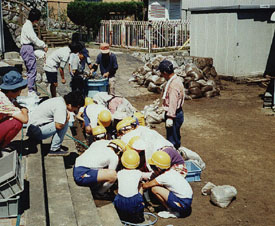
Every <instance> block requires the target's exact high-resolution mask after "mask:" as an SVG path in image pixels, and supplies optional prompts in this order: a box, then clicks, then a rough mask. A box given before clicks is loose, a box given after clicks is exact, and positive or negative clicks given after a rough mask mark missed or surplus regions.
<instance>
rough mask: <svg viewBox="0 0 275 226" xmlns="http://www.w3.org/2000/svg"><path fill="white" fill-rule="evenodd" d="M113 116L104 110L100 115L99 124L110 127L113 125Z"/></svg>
mask: <svg viewBox="0 0 275 226" xmlns="http://www.w3.org/2000/svg"><path fill="white" fill-rule="evenodd" d="M111 121H112V115H111V112H110V111H108V110H102V111H101V112H100V113H99V115H98V122H99V124H100V125H102V126H104V127H108V126H109V125H110V124H111Z"/></svg>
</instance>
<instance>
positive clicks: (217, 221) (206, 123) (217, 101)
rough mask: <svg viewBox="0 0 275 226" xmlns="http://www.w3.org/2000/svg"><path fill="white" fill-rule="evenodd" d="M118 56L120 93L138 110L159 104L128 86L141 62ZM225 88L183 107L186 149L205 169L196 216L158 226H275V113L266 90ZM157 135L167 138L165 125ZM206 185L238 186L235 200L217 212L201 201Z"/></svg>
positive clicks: (195, 204)
mask: <svg viewBox="0 0 275 226" xmlns="http://www.w3.org/2000/svg"><path fill="white" fill-rule="evenodd" d="M90 54H91V51H90ZM91 55H93V54H91ZM95 55H96V54H94V56H95ZM117 56H118V63H119V70H118V73H117V80H118V82H117V87H116V90H117V93H119V94H121V95H123V96H124V97H126V98H127V99H128V100H129V101H130V102H131V103H132V104H133V105H134V106H135V107H136V108H137V109H139V110H143V108H144V106H145V105H148V104H151V103H152V102H153V100H155V99H156V98H160V95H157V94H153V93H149V92H148V91H147V90H146V89H145V88H139V87H135V85H134V84H129V83H128V79H129V78H130V76H131V72H132V71H133V70H134V69H135V68H136V67H137V66H140V65H143V63H142V62H141V61H139V60H138V59H136V58H134V57H132V56H130V55H129V54H126V53H124V54H121V53H117ZM92 58H93V56H92ZM222 84H223V87H224V89H223V90H222V91H221V95H220V96H218V97H214V98H211V99H206V98H201V99H197V100H190V101H186V102H185V103H184V108H183V109H184V124H183V126H182V129H181V132H182V146H185V147H187V148H189V149H191V150H193V151H195V152H197V153H198V154H199V155H200V156H201V158H202V159H203V161H204V162H205V163H206V169H205V170H204V171H203V172H202V175H201V182H191V183H190V184H191V186H192V188H193V191H194V199H193V204H192V214H191V216H189V217H187V218H184V219H161V218H159V219H158V222H157V223H156V224H155V225H156V226H165V225H173V226H182V225H189V226H193V225H194V226H195V225H198V226H214V225H241V226H246V225H247V226H248V225H249V226H250V225H255V226H259V225H275V205H274V204H275V170H274V169H273V164H274V162H275V148H274V144H273V139H274V136H275V135H274V134H275V126H274V125H275V123H274V113H273V112H272V111H271V110H270V109H263V108H262V105H263V100H262V99H261V98H260V95H262V94H264V92H265V89H264V88H261V87H259V86H257V85H253V86H251V85H250V86H248V85H246V84H236V83H233V82H228V81H222ZM155 129H156V130H157V131H158V132H159V133H160V134H162V135H163V136H165V128H164V123H162V124H158V125H156V128H155ZM207 182H212V183H214V184H216V185H232V186H234V187H235V188H236V189H237V191H238V194H237V197H236V200H234V201H233V202H232V203H231V204H230V206H229V207H227V208H225V209H222V208H219V207H217V206H214V205H213V204H211V202H210V196H202V195H201V188H202V187H203V186H204V185H205V184H206V183H207Z"/></svg>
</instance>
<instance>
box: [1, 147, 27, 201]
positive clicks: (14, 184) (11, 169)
mask: <svg viewBox="0 0 275 226" xmlns="http://www.w3.org/2000/svg"><path fill="white" fill-rule="evenodd" d="M23 190H24V167H23V165H22V162H21V160H20V159H19V158H18V155H17V152H16V151H13V152H11V153H8V154H7V155H5V156H3V157H2V158H1V159H0V200H1V199H9V198H11V197H13V196H15V195H17V194H19V193H20V192H22V191H23Z"/></svg>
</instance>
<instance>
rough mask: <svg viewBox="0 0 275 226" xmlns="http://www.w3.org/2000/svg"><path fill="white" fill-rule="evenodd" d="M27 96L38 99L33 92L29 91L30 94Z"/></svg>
mask: <svg viewBox="0 0 275 226" xmlns="http://www.w3.org/2000/svg"><path fill="white" fill-rule="evenodd" d="M28 96H29V97H38V96H37V94H36V92H35V91H31V92H30V91H28Z"/></svg>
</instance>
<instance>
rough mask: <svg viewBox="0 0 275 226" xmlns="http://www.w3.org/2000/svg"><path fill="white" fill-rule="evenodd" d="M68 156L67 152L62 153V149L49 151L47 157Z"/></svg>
mask: <svg viewBox="0 0 275 226" xmlns="http://www.w3.org/2000/svg"><path fill="white" fill-rule="evenodd" d="M68 155H70V152H69V151H64V150H62V149H58V150H56V151H52V150H51V151H49V153H48V156H68Z"/></svg>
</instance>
